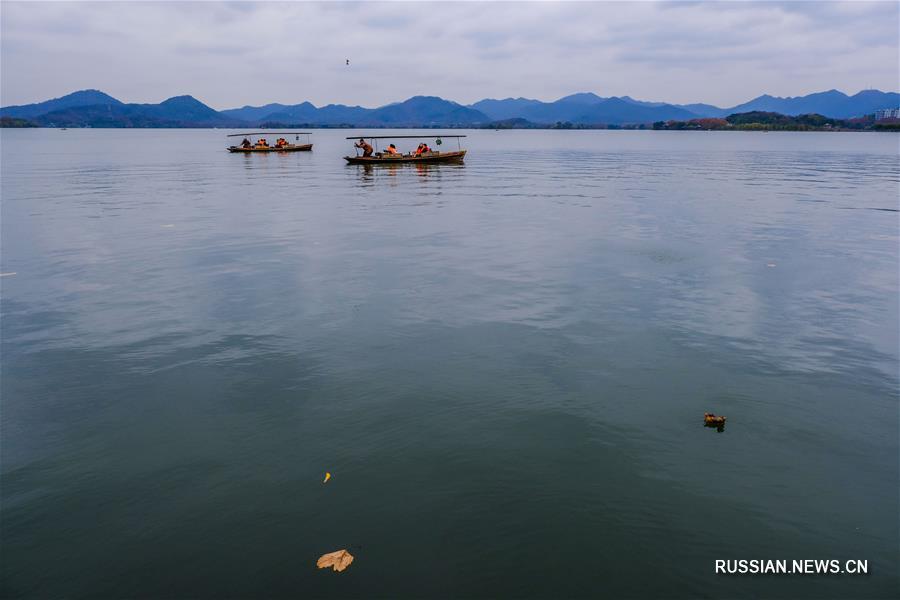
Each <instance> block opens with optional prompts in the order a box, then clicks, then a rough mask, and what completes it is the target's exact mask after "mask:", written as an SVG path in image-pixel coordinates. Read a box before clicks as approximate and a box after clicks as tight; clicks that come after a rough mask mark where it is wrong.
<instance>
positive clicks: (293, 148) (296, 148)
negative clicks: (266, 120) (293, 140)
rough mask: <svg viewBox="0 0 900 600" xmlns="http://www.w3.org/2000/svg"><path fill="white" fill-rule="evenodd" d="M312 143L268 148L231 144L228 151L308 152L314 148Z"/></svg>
mask: <svg viewBox="0 0 900 600" xmlns="http://www.w3.org/2000/svg"><path fill="white" fill-rule="evenodd" d="M312 147H313V145H312V144H297V145H290V146H283V147H281V148H276V147H275V146H269V147H268V148H256V147H252V148H242V147H240V146H229V147H228V151H229V152H234V153H237V154H255V153H260V152H262V153H266V152H308V151H310V150H312Z"/></svg>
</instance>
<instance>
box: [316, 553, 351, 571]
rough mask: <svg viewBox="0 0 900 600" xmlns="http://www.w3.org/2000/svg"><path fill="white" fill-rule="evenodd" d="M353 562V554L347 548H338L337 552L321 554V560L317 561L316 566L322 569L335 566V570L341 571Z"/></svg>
mask: <svg viewBox="0 0 900 600" xmlns="http://www.w3.org/2000/svg"><path fill="white" fill-rule="evenodd" d="M352 562H353V555H352V554H350V553H349V552H347V551H346V550H338V551H337V552H329V553H328V554H323V555H322V556H320V557H319V560H317V561H316V566H317V567H319V568H320V569H327V568H328V567H334V570H335V571H338V572H340V571H343V570H344V569H346V568H347V567H349V566H350V563H352Z"/></svg>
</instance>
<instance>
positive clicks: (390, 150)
mask: <svg viewBox="0 0 900 600" xmlns="http://www.w3.org/2000/svg"><path fill="white" fill-rule="evenodd" d="M385 152H387V153H388V154H400V151H399V150H397V146H395V145H393V144H391V145H390V146H388V147H387V150H385Z"/></svg>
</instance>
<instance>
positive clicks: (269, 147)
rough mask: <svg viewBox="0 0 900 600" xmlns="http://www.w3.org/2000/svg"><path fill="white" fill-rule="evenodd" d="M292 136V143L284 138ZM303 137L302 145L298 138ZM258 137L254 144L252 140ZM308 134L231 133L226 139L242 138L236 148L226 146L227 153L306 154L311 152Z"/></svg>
mask: <svg viewBox="0 0 900 600" xmlns="http://www.w3.org/2000/svg"><path fill="white" fill-rule="evenodd" d="M291 135H292V136H294V141H295V142H298V143H292V142H289V141H288V139H287V137H285V136H291ZM301 135H305V136H306V138H305V139H304V143H302V144H301V143H299V142H300V136H301ZM257 136H260V137H258V138H257V140H256V141H255V142H254V141H253V138H255V137H257ZM273 136H274V137H275V140H274V141H273V142H272V143H269V139H268V138H270V137H273ZM309 136H310V134H309V133H308V132H305V131H251V132H250V133H232V134H231V135H229V136H227V137H230V138H232V137H242V138H244V139H243V140H242V141H241V143H240V144H238V145H237V146H228V151H229V152H235V153H239V154H254V153H257V152H308V151H310V150H312V147H313V145H312V144H311V143H309Z"/></svg>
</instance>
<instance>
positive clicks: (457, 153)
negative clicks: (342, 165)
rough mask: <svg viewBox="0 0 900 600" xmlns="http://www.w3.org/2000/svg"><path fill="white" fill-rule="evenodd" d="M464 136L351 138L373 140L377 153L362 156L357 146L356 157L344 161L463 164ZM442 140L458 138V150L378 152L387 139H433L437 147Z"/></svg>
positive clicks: (368, 163) (391, 163)
mask: <svg viewBox="0 0 900 600" xmlns="http://www.w3.org/2000/svg"><path fill="white" fill-rule="evenodd" d="M464 137H466V136H464V135H433V134H432V135H380V136H371V135H370V136H350V137H348V138H347V139H348V140H371V141H372V144H371V145H372V146H374V147H375V149H376V151H375V152H373V153H372V154H371V155H370V156H364V155H362V154H360V152H359V150H360V148H359V146H358V145H356V148H357V151H356V156H345V157H344V160H346V161H347V163H349V164H351V165H396V164H403V163H416V164H422V163H428V164H431V163H461V162H463V159H464V158H465V156H466V151H465V150H463V149H462V148H461V147H459V146H460V142H459V138H464ZM442 138H456V145H457V149H456V150H451V151H448V152H442V151H440V150H429V151H428V152H421V153H418V154H416V153H414V152H409V153H406V154H399V153H398V154H393V153H389V152H379V151H377V146H378V140H385V139H417V140H427V139H433V140H435V142H434V143H435V145H436V146H440V145H441V144H442V143H443V140H442Z"/></svg>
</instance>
